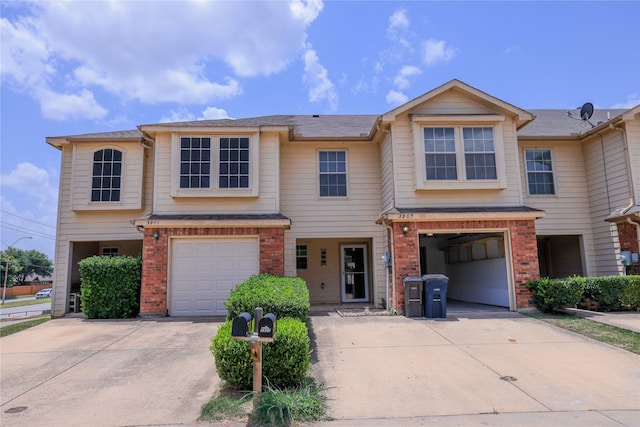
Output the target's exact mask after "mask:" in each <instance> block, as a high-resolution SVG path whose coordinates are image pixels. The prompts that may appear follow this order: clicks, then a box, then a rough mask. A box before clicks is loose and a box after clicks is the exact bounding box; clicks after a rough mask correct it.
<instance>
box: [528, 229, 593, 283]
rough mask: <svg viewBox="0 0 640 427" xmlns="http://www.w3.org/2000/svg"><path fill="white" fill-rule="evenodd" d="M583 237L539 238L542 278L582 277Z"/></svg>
mask: <svg viewBox="0 0 640 427" xmlns="http://www.w3.org/2000/svg"><path fill="white" fill-rule="evenodd" d="M580 241H581V236H572V235H569V236H538V263H539V265H540V277H550V278H552V279H555V278H560V277H569V276H573V275H574V274H576V275H578V276H582V273H583V271H582V251H581V249H580V248H581V243H580Z"/></svg>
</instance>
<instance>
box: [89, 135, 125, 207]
mask: <svg viewBox="0 0 640 427" xmlns="http://www.w3.org/2000/svg"><path fill="white" fill-rule="evenodd" d="M121 184H122V151H118V150H114V149H112V148H105V149H104V150H98V151H96V152H95V153H93V179H92V182H91V201H92V202H119V201H120V186H121Z"/></svg>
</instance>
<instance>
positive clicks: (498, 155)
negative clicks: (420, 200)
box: [411, 115, 507, 190]
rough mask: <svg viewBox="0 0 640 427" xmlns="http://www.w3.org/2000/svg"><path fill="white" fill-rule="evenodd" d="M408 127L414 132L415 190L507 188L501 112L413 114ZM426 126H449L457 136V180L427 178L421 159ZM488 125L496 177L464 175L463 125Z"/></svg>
mask: <svg viewBox="0 0 640 427" xmlns="http://www.w3.org/2000/svg"><path fill="white" fill-rule="evenodd" d="M412 120H413V122H412V124H411V130H412V133H413V144H414V160H415V180H416V190H470V189H471V190H475V189H477V190H485V189H487V190H491V189H494V190H501V189H505V188H507V179H506V166H505V158H504V141H503V133H504V127H503V124H502V122H503V121H504V116H497V115H488V116H485V115H481V116H461V117H456V116H435V117H429V116H413V117H412ZM425 127H452V128H454V132H455V138H456V173H457V176H458V179H457V180H433V181H427V177H426V170H427V169H426V164H425V159H424V131H423V129H424V128H425ZM466 127H491V128H493V142H494V149H495V160H496V176H497V179H483V180H477V179H467V178H466V167H465V159H464V155H465V152H464V143H463V141H462V128H466Z"/></svg>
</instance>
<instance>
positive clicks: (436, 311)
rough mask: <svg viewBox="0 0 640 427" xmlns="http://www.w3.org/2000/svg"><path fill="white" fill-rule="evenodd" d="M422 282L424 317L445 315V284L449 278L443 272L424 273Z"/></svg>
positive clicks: (443, 316)
mask: <svg viewBox="0 0 640 427" xmlns="http://www.w3.org/2000/svg"><path fill="white" fill-rule="evenodd" d="M422 282H423V283H424V317H429V318H443V319H444V318H446V317H447V286H448V284H449V278H448V277H447V276H445V275H443V274H425V275H424V276H422Z"/></svg>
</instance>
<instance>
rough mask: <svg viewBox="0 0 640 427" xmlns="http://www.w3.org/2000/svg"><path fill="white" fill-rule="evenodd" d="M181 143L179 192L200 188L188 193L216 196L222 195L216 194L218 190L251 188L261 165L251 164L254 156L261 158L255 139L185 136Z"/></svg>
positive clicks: (179, 144) (179, 143)
mask: <svg viewBox="0 0 640 427" xmlns="http://www.w3.org/2000/svg"><path fill="white" fill-rule="evenodd" d="M178 146H179V148H178V150H179V153H178V155H179V176H178V179H177V191H178V192H179V191H180V190H197V192H189V193H186V192H185V195H186V194H188V195H189V196H199V195H202V196H212V195H213V196H215V195H222V194H220V193H216V192H217V191H218V190H223V191H224V190H247V189H251V185H252V184H251V179H252V176H251V175H252V174H255V173H256V172H255V171H256V166H257V165H254V164H251V159H252V158H257V156H256V154H257V149H256V148H255V147H252V144H251V138H249V137H247V136H241V137H227V136H225V137H215V136H182V137H180V138H179V141H178ZM204 190H208V191H204ZM227 194H229V193H227ZM236 195H243V194H236ZM251 195H253V194H251Z"/></svg>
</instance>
